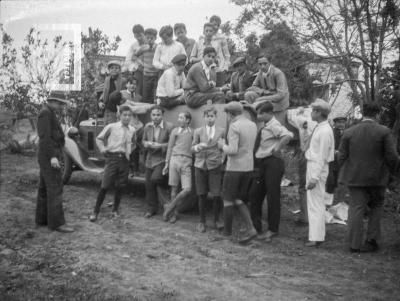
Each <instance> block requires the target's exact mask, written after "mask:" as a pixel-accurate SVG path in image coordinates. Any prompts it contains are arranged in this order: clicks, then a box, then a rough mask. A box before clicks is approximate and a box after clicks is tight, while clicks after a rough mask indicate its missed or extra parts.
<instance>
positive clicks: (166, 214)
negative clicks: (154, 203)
mask: <svg viewBox="0 0 400 301" xmlns="http://www.w3.org/2000/svg"><path fill="white" fill-rule="evenodd" d="M173 210H174V208H172V207H171V206H169V205H166V206H165V207H164V213H163V220H164V221H165V222H167V221H168V220H169V219H170V215H171V213H172V211H173Z"/></svg>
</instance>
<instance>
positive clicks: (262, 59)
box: [257, 56, 269, 63]
mask: <svg viewBox="0 0 400 301" xmlns="http://www.w3.org/2000/svg"><path fill="white" fill-rule="evenodd" d="M257 62H258V63H269V60H268V59H267V58H266V57H265V56H260V57H259V58H258V59H257Z"/></svg>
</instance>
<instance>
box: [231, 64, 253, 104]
mask: <svg viewBox="0 0 400 301" xmlns="http://www.w3.org/2000/svg"><path fill="white" fill-rule="evenodd" d="M232 66H233V67H234V68H235V72H234V73H233V74H232V77H231V85H230V90H229V91H228V92H227V93H226V96H227V98H228V101H232V100H236V101H238V100H244V93H245V92H246V90H247V89H248V88H250V87H251V85H252V84H253V81H254V78H253V76H252V74H251V72H250V71H249V70H247V65H246V58H245V57H239V58H237V59H236V60H235V61H234V62H233V64H232Z"/></svg>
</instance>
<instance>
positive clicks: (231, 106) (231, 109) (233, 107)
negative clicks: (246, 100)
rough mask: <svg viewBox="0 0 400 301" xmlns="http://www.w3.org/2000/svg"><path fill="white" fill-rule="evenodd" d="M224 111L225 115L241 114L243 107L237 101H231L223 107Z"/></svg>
mask: <svg viewBox="0 0 400 301" xmlns="http://www.w3.org/2000/svg"><path fill="white" fill-rule="evenodd" d="M224 111H225V112H227V113H242V112H243V105H242V104H241V103H240V102H238V101H231V102H230V103H228V104H226V105H225V107H224Z"/></svg>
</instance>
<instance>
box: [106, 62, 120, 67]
mask: <svg viewBox="0 0 400 301" xmlns="http://www.w3.org/2000/svg"><path fill="white" fill-rule="evenodd" d="M112 65H115V66H119V67H120V68H121V63H120V62H119V61H117V60H112V61H109V62H108V63H107V68H110V67H111V66H112Z"/></svg>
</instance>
